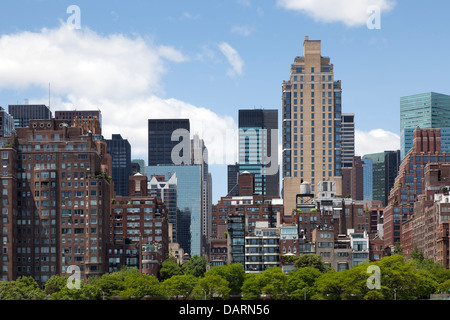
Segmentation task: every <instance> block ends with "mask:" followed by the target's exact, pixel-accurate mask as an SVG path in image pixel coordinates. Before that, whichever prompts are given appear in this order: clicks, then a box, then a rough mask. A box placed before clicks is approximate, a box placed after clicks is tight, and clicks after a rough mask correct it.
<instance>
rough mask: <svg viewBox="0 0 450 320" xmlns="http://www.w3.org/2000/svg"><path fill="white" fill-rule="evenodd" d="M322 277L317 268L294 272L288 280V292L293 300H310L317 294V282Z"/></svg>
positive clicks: (306, 268) (305, 268)
mask: <svg viewBox="0 0 450 320" xmlns="http://www.w3.org/2000/svg"><path fill="white" fill-rule="evenodd" d="M321 275H322V272H320V271H319V270H318V269H317V268H313V267H304V268H301V269H296V270H292V271H291V272H290V273H289V275H288V277H287V280H286V291H287V292H288V294H289V298H290V299H292V300H299V299H310V298H311V297H312V296H313V295H314V294H315V293H316V292H317V289H316V288H315V283H316V280H317V279H318V278H319V277H320V276H321Z"/></svg>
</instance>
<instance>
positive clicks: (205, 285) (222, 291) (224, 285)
mask: <svg viewBox="0 0 450 320" xmlns="http://www.w3.org/2000/svg"><path fill="white" fill-rule="evenodd" d="M195 292H196V296H197V297H198V298H200V299H202V298H204V299H206V300H212V299H228V297H229V295H230V287H229V282H228V281H227V280H225V279H224V278H222V277H221V276H220V275H218V274H208V275H205V276H204V277H203V278H201V279H200V280H198V284H197V286H196V287H195Z"/></svg>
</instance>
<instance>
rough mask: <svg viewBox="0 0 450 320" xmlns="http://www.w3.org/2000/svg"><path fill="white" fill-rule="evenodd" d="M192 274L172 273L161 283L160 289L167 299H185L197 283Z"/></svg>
mask: <svg viewBox="0 0 450 320" xmlns="http://www.w3.org/2000/svg"><path fill="white" fill-rule="evenodd" d="M197 281H198V279H197V278H196V277H194V276H193V275H184V274H183V275H174V276H172V277H170V278H169V279H166V280H164V282H163V283H162V290H163V292H164V295H165V296H166V297H167V298H168V299H175V300H178V299H180V298H182V299H187V298H189V297H190V296H191V293H192V291H193V290H194V288H195V286H196V285H197Z"/></svg>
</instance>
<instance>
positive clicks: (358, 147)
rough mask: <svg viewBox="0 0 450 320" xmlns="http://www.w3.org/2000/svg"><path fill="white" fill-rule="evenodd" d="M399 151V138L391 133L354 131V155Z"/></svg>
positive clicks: (378, 130) (383, 131)
mask: <svg viewBox="0 0 450 320" xmlns="http://www.w3.org/2000/svg"><path fill="white" fill-rule="evenodd" d="M399 149H400V136H399V135H397V134H395V133H393V132H390V131H386V130H383V129H374V130H371V131H369V132H365V131H361V130H358V129H356V130H355V154H356V155H358V156H364V155H366V154H372V153H379V152H383V151H388V150H399Z"/></svg>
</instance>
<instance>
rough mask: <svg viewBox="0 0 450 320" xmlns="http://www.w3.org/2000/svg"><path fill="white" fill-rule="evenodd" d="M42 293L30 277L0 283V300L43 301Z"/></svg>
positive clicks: (44, 297)
mask: <svg viewBox="0 0 450 320" xmlns="http://www.w3.org/2000/svg"><path fill="white" fill-rule="evenodd" d="M45 299H46V296H45V294H44V292H43V291H42V290H41V289H40V288H39V285H38V284H37V282H36V280H34V279H33V278H32V277H19V278H18V279H17V280H16V281H3V282H0V300H45Z"/></svg>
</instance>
